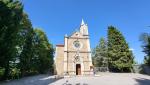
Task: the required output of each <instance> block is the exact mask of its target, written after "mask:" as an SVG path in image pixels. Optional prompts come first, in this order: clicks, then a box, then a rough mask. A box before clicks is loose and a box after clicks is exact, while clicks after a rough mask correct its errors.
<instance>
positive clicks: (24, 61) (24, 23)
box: [18, 13, 34, 76]
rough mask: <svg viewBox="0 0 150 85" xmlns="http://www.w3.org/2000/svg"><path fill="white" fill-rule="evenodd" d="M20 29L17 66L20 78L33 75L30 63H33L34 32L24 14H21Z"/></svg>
mask: <svg viewBox="0 0 150 85" xmlns="http://www.w3.org/2000/svg"><path fill="white" fill-rule="evenodd" d="M20 28H21V29H20V31H19V33H18V48H19V50H18V61H19V63H18V66H19V69H20V71H21V76H26V75H29V74H30V73H33V70H32V68H33V66H32V62H34V61H33V59H34V50H33V45H34V43H33V35H34V32H33V28H32V24H31V22H30V20H29V19H28V16H27V14H25V13H24V14H23V18H22V20H21V26H20Z"/></svg>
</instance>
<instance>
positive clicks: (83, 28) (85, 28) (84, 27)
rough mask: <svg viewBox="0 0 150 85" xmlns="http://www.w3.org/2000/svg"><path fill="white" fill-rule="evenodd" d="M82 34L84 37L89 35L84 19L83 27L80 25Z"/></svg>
mask: <svg viewBox="0 0 150 85" xmlns="http://www.w3.org/2000/svg"><path fill="white" fill-rule="evenodd" d="M80 33H81V34H82V35H84V36H87V35H88V26H87V24H85V23H84V20H83V19H82V22H81V25H80Z"/></svg>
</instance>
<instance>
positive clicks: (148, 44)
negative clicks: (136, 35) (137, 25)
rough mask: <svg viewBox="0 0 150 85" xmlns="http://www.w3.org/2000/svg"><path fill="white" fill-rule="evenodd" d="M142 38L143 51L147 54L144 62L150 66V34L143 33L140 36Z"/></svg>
mask: <svg viewBox="0 0 150 85" xmlns="http://www.w3.org/2000/svg"><path fill="white" fill-rule="evenodd" d="M140 40H141V41H142V42H143V45H142V48H143V52H144V53H145V54H146V56H145V57H144V63H145V64H147V65H149V66H150V34H148V33H143V34H142V35H141V36H140Z"/></svg>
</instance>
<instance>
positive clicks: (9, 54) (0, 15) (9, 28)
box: [0, 0, 23, 79]
mask: <svg viewBox="0 0 150 85" xmlns="http://www.w3.org/2000/svg"><path fill="white" fill-rule="evenodd" d="M22 8H23V7H22V4H21V3H20V2H19V1H13V0H1V1H0V67H2V68H4V69H5V71H4V75H3V79H8V78H9V76H10V64H11V62H12V61H14V57H15V54H16V44H17V33H18V31H19V27H20V21H21V19H22V12H23V10H22Z"/></svg>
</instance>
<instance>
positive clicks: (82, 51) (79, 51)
mask: <svg viewBox="0 0 150 85" xmlns="http://www.w3.org/2000/svg"><path fill="white" fill-rule="evenodd" d="M64 52H67V53H76V52H77V51H64ZM79 53H91V51H79Z"/></svg>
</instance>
